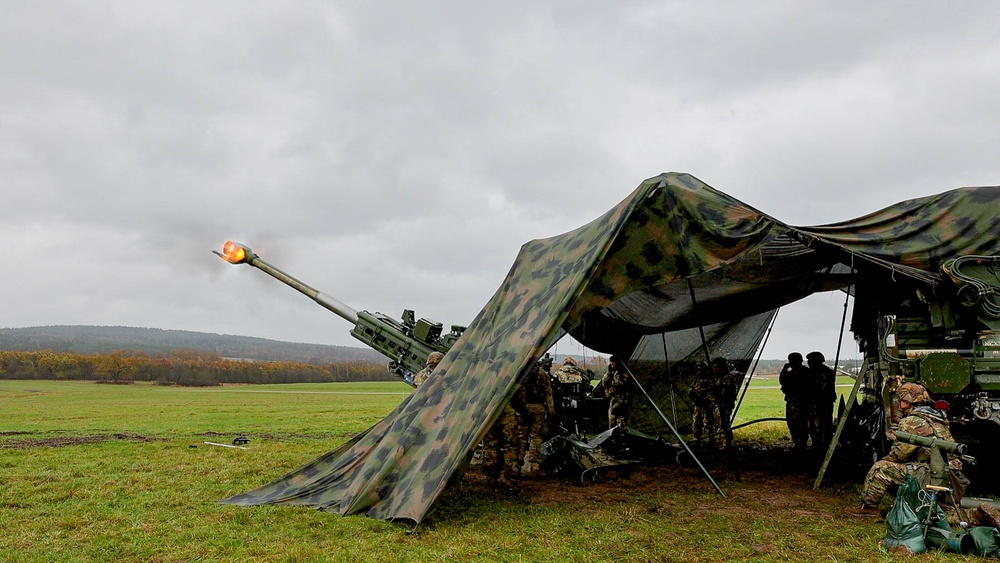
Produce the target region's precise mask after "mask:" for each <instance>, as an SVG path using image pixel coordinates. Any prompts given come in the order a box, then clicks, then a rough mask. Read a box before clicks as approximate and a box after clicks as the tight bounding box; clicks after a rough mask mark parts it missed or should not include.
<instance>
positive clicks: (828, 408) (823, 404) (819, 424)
mask: <svg viewBox="0 0 1000 563" xmlns="http://www.w3.org/2000/svg"><path fill="white" fill-rule="evenodd" d="M825 361H826V358H824V357H823V353H822V352H809V353H808V354H806V363H807V364H808V365H809V379H808V380H809V383H810V386H811V389H812V391H811V393H810V395H811V397H810V399H811V400H810V412H809V420H808V422H807V427H808V429H809V435H810V436H812V438H813V448H815V449H816V450H822V449H824V448H826V446H827V444H828V443H829V441H830V439H831V438H832V437H833V405H834V403H836V402H837V387H836V385H837V373H836V372H835V371H833V369H831V368H830V367H828V366H827V365H825V364H824V363H823V362H825Z"/></svg>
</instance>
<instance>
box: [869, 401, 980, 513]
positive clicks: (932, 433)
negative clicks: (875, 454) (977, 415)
mask: <svg viewBox="0 0 1000 563" xmlns="http://www.w3.org/2000/svg"><path fill="white" fill-rule="evenodd" d="M896 395H897V396H898V398H899V409H900V411H902V413H903V415H904V418H903V419H902V420H900V421H899V431H901V432H909V433H911V434H916V435H918V436H924V437H935V438H940V439H942V440H947V441H949V442H954V441H955V440H954V438H952V436H951V430H950V429H949V427H948V418H947V416H946V414H945V413H944V411H941V410H938V409H937V408H935V406H934V405H933V404H932V403H931V396H930V395H929V394H928V393H927V389H925V388H924V386H923V385H920V384H919V383H904V384H902V385H900V386H899V389H897V390H896ZM930 456H931V452H930V448H927V447H923V446H917V445H914V444H905V443H903V442H899V441H896V442H894V443H893V444H892V449H891V450H889V453H888V454H886V456H885V457H883V458H882V459H880V460H878V461H876V462H875V464H874V465H872V467H871V469H870V470H869V471H868V475H867V476H865V483H864V490H863V492H862V497H861V498H862V500H861V507H860V508H858V509H856V512H857V513H858V514H871V515H877V514H878V507H879V504H880V503H881V502H882V497H884V496H885V494H886V492H887V491H888V490H889V488H890V487H892V486H893V485H897V486H898V485H899V484H901V483H902V482H903V478H904V477H906V476H907V475H914V476H915V477H917V479H918V480H921V479H922V480H921V485H926V484H927V483H926V481H927V480H928V479H929V476H930ZM948 467H949V469H950V470H951V471H952V473H955V472H960V471H961V470H962V461H961V460H960V459H958V458H956V457H949V459H948ZM962 479H963V480H964V477H962Z"/></svg>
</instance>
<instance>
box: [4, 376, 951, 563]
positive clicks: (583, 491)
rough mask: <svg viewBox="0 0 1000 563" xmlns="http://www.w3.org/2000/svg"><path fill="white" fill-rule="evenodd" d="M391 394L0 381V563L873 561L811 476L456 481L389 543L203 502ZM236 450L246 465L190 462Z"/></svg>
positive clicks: (284, 462) (300, 453) (247, 482)
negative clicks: (508, 484)
mask: <svg viewBox="0 0 1000 563" xmlns="http://www.w3.org/2000/svg"><path fill="white" fill-rule="evenodd" d="M847 381H850V380H847ZM773 385H774V382H770V383H769V382H768V381H767V380H761V381H757V382H755V383H754V386H753V388H752V389H751V390H750V392H749V393H748V394H747V399H746V400H745V401H744V406H743V409H742V411H741V416H740V420H749V419H751V418H760V417H765V416H782V414H783V413H782V411H783V404H782V402H781V393H780V391H778V390H777V389H774V388H768V387H772V386H773ZM408 392H409V388H408V387H406V386H405V385H403V384H401V383H365V384H351V383H330V384H303V385H261V386H234V387H225V388H209V389H184V388H171V387H157V386H151V385H138V384H136V385H127V386H114V385H98V384H94V383H84V382H54V381H3V380H0V530H2V533H0V560H3V561H397V560H401V561H466V560H473V561H587V562H591V561H698V560H702V561H734V560H754V561H799V560H825V561H862V560H864V561H867V560H875V561H878V560H886V561H888V560H889V559H890V558H889V557H888V556H886V555H885V554H882V553H880V551H879V550H878V548H877V547H876V541H877V540H878V539H879V538H881V537H882V536H883V535H884V534H885V526H884V524H878V523H875V522H872V521H865V520H859V519H854V518H850V517H847V516H844V515H843V514H842V510H843V508H844V507H846V506H849V505H852V504H854V502H855V500H856V490H857V489H856V486H834V487H830V488H824V489H821V490H820V491H812V490H811V487H810V485H811V482H812V477H813V476H812V475H809V474H805V473H795V472H793V471H787V472H785V473H783V474H781V475H778V476H773V475H771V476H769V475H768V474H766V473H763V472H753V471H744V472H743V474H742V480H741V481H736V480H735V479H734V478H733V475H731V472H728V471H726V470H723V469H718V468H716V469H713V474H714V475H715V478H716V480H717V481H718V482H719V484H720V486H721V487H722V488H723V490H724V491H726V493H727V498H721V497H719V496H718V495H716V494H715V493H714V492H713V490H712V489H711V488H710V487H709V485H708V483H707V481H706V480H704V479H703V478H702V477H701V476H700V474H699V473H698V472H697V470H695V469H692V468H689V467H678V466H669V467H665V468H656V469H655V470H652V471H642V472H638V473H635V474H632V475H627V476H623V477H622V478H621V479H620V480H617V481H609V482H605V483H599V484H597V485H594V486H591V487H580V486H577V485H573V484H568V483H563V482H559V481H555V480H550V481H532V482H530V483H526V487H525V488H524V489H522V491H521V492H520V493H518V494H504V495H498V494H497V493H496V492H495V491H494V490H492V489H490V488H489V487H487V486H486V485H485V484H481V483H478V482H471V481H470V480H468V479H467V480H466V481H463V482H461V483H460V484H458V485H456V486H455V487H453V488H452V489H450V490H449V491H447V492H446V493H445V495H444V496H443V497H442V499H441V500H440V501H439V502H438V504H437V505H436V506H435V508H434V510H432V512H431V513H430V515H429V516H428V517H427V518H426V519H425V520H424V522H423V523H422V524H421V525H420V526H419V528H418V530H417V532H418V533H416V534H408V533H407V532H408V531H409V530H410V529H411V528H412V523H389V522H384V521H379V520H373V519H371V518H366V517H363V516H351V517H347V518H342V517H340V516H338V515H335V514H330V513H325V512H320V511H316V510H313V509H308V508H302V507H273V506H264V507H251V508H245V507H236V506H229V505H222V504H218V503H217V502H216V501H217V500H218V499H221V498H224V497H227V496H229V495H232V494H235V493H239V492H243V491H245V490H248V489H250V488H253V487H256V486H258V485H260V484H263V483H265V482H267V481H270V480H272V479H274V478H276V477H278V476H280V475H282V474H283V473H285V472H287V471H289V470H292V469H294V468H296V467H298V466H300V465H303V464H305V463H306V462H308V461H310V460H312V459H313V458H315V457H317V456H319V455H321V454H323V453H325V452H327V451H329V450H331V449H333V448H334V447H336V446H337V445H339V444H341V443H342V442H344V441H345V440H346V439H347V438H348V437H350V436H352V435H354V434H355V433H357V432H359V431H362V430H364V429H365V428H367V427H369V426H370V425H372V424H373V423H375V422H376V421H378V420H380V419H381V418H382V417H383V416H384V415H385V414H386V413H388V412H389V411H390V410H392V409H393V408H394V407H395V406H396V405H397V404H398V403H399V401H400V400H402V399H403V397H405V396H406V394H407V393H408ZM738 422H739V421H738ZM239 433H246V434H247V435H248V436H249V437H250V439H251V442H250V444H249V449H247V450H238V449H231V448H222V447H215V446H210V445H206V444H204V442H206V441H215V442H222V443H229V442H231V440H232V438H233V437H234V436H235V435H237V434H239ZM761 439H770V440H771V441H772V442H774V441H777V442H780V441H781V440H787V438H786V437H785V435H784V426H783V424H782V423H768V424H761V425H754V426H751V427H748V428H746V429H744V430H741V431H738V432H737V443H738V444H739V443H741V442H743V443H750V442H756V441H758V440H761ZM192 446H197V447H192ZM775 483H778V484H779V488H781V489H782V490H784V491H785V492H781V491H780V490H775V485H774V484H775ZM927 557H929V558H930V559H936V558H938V557H947V558H948V559H949V560H956V556H953V555H947V556H944V555H939V554H933V555H930V556H927ZM927 557H925V558H927ZM957 559H959V560H960V559H961V558H957Z"/></svg>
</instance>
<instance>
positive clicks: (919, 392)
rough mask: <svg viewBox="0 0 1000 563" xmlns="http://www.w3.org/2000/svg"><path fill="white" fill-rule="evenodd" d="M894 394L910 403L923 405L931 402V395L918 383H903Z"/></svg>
mask: <svg viewBox="0 0 1000 563" xmlns="http://www.w3.org/2000/svg"><path fill="white" fill-rule="evenodd" d="M896 396H898V397H899V400H900V401H906V402H907V403H910V404H911V405H923V404H927V403H930V402H931V396H930V394H928V393H927V389H925V388H924V386H923V385H921V384H919V383H904V384H902V385H900V386H899V389H897V390H896Z"/></svg>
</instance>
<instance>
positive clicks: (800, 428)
mask: <svg viewBox="0 0 1000 563" xmlns="http://www.w3.org/2000/svg"><path fill="white" fill-rule="evenodd" d="M808 377H809V372H808V370H807V369H806V367H805V366H804V365H802V354H799V353H798V352H792V353H791V354H789V355H788V363H787V364H785V366H784V367H783V368H781V374H780V375H779V376H778V382H779V383H780V384H781V392H782V393H784V395H785V422H786V423H787V424H788V433H789V434H790V435H791V436H792V448H793V450H794V451H795V452H796V453H798V454H803V453H805V451H806V447H807V446H808V445H809V429H808V424H807V420H808V415H809V405H808V403H807V400H806V395H807V394H808Z"/></svg>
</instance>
